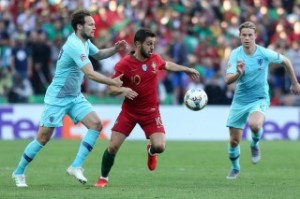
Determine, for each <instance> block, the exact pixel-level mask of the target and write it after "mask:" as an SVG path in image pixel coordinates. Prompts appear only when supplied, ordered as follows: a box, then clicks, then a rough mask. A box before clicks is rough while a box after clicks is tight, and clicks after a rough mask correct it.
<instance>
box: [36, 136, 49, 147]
mask: <svg viewBox="0 0 300 199" xmlns="http://www.w3.org/2000/svg"><path fill="white" fill-rule="evenodd" d="M50 138H51V137H48V136H40V137H37V141H38V142H39V143H41V144H42V145H44V146H45V145H46V144H47V143H48V142H49V140H50Z"/></svg>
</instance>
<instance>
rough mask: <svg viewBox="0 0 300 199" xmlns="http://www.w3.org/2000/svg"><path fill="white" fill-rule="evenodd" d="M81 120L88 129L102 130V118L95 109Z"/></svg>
mask: <svg viewBox="0 0 300 199" xmlns="http://www.w3.org/2000/svg"><path fill="white" fill-rule="evenodd" d="M81 122H82V123H83V124H84V126H86V128H88V129H94V130H97V131H101V130H102V124H101V120H100V118H99V116H98V115H97V113H96V112H95V111H93V112H90V113H88V114H87V115H86V116H85V117H84V118H83V120H82V121H81Z"/></svg>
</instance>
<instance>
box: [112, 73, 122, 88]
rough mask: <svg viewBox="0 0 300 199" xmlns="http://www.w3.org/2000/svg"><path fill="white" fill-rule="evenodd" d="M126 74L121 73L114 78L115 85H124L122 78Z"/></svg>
mask: <svg viewBox="0 0 300 199" xmlns="http://www.w3.org/2000/svg"><path fill="white" fill-rule="evenodd" d="M123 75H124V74H121V75H119V76H118V77H115V78H113V81H114V84H113V85H114V86H117V87H121V86H122V85H123V81H122V80H121V78H122V77H123Z"/></svg>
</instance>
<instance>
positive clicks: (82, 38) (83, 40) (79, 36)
mask: <svg viewBox="0 0 300 199" xmlns="http://www.w3.org/2000/svg"><path fill="white" fill-rule="evenodd" d="M75 35H76V36H77V37H78V38H79V39H80V40H81V41H82V43H85V42H86V41H87V39H86V38H84V37H82V36H81V35H80V34H79V33H78V32H77V33H75Z"/></svg>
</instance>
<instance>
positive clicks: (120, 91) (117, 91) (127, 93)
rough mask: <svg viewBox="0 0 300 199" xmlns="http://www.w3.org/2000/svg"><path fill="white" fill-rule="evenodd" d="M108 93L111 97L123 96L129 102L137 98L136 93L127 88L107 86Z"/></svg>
mask: <svg viewBox="0 0 300 199" xmlns="http://www.w3.org/2000/svg"><path fill="white" fill-rule="evenodd" d="M109 91H110V94H111V95H123V96H124V97H126V98H128V99H131V100H133V99H134V98H135V97H137V96H138V93H137V92H135V91H134V90H132V89H131V88H127V87H116V86H109Z"/></svg>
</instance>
